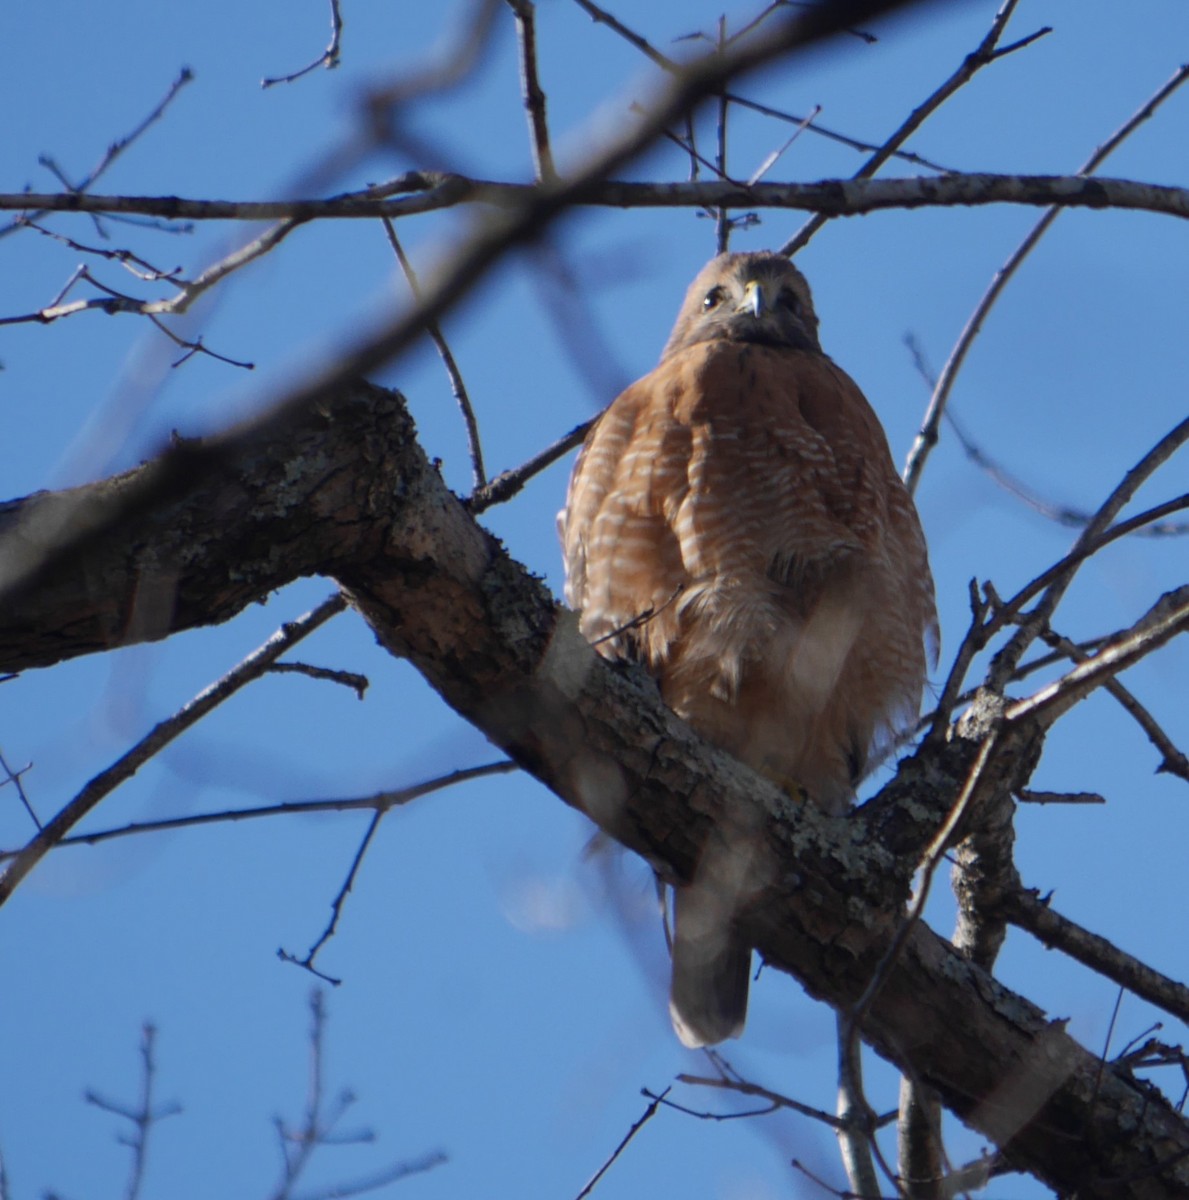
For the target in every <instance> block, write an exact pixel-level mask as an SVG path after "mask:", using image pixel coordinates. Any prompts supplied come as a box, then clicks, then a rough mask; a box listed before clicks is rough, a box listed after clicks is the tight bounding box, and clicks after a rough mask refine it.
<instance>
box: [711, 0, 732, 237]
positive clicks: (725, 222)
mask: <svg viewBox="0 0 1189 1200" xmlns="http://www.w3.org/2000/svg"><path fill="white" fill-rule="evenodd" d="M726 44H727V18H726V15H725V14H724V15H722V16H720V17H719V18H718V43H717V46H718V51H719V53H722V51H723V50H724V49H725V48H726ZM715 110H716V121H715V127H714V166H715V171H716V173H717V174H718V176H719V178H720V179H726V178H727V114H728V112H729V111H730V101H729V100H728V99H727V92H726V88H725V87H724V88H723V90H722V91H721V92H720V93H719V94H718V102H717V104H716V105H715ZM714 244H715V247H716V250H715V253H717V254H725V253H726V252H727V250H728V249H729V248H730V244H731V221H730V218H729V217H728V216H727V210H726V209H725V208H719V209H718V210H717V211H716V212H715V214H714Z"/></svg>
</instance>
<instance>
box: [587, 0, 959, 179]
mask: <svg viewBox="0 0 1189 1200" xmlns="http://www.w3.org/2000/svg"><path fill="white" fill-rule="evenodd" d="M574 2H575V3H576V4H577V5H578V6H579V7H580V8H582V9H584V10H585V12H586V13H587V15H588V16H589V17H590V18H591V20H592V21H594V22H595V24H596V25H606V26H607V28H608V29H610V30H612V31H613V32H614V33H616V34H617V35H618V36H619V37H621V38H623V40H624V41H626V42H627V43H628V44H629V45H632V46H634V47H635V48H636V49H637V50H639V51H640V53H641V54H643V55H644V56H645V57H646V58H648V59H649V60H650V61H651V62H653V63H655V64H656V66H658V67H660V68H661V70H663V71H669V72H671V73H673V74H676V73H677V72H679V71H680V70H681V69H682V68H681V63H679V62H678V61H677V60H676V59H673V58H669V57H668V55H665V54H662V53H661V51H659V50H658V49H657V48H656V47H655V46H653V45H652V43H651V42H649V41H648V39H647V38H645V37H642V36H641V35H640V34H638V33H636V32H635V30H632V29H629V28H628V27H627V26H626V25H625V24H624V23H623V22H622V21H620V20H619V19H618V18H617V17H615V16H613V15H612V14H611V13H609V12H607V11H606V10H605V9H603V8H600V7H599V6H598V5H597V4H594V3H592V2H591V0H574ZM776 7H777V6H775V5H773V6H772V7H771V8H769V9H768V10H766V11H765V12H764V13H762V14H761V16H762V17H767V16H768V15H769V14H770V13H771V12H774V11H775V10H776ZM752 24H755V22H752ZM746 32H747V27H745V28H744V29H743V30H740V33H739V34H737V35H735V36H740V35H741V34H743V33H746ZM732 40H733V39H732ZM726 98H727V99H728V100H729V101H730V102H731V103H732V104H737V105H739V106H740V107H741V108H748V109H751V110H752V111H753V112H757V113H759V114H760V115H761V116H765V117H773V118H775V119H776V120H778V121H787V122H789V123H791V124H793V125H806V124H807V123H808V121H809V120H810V118H808V117H800V116H796V115H794V114H793V113H788V112H783V111H781V110H780V109H778V108H772V107H771V106H770V105H767V104H761V103H760V102H759V101H758V100H751V99H749V98H748V97H746V96H741V95H739V94H738V93H736V92H727V93H726ZM809 128H810V129H811V131H812V132H813V133H816V134H818V135H819V136H820V137H823V138H826V139H828V140H829V141H833V142H838V143H839V144H840V145H843V146H847V147H849V148H850V149H852V150H858V151H860V152H862V153H870V152H871V151H873V150H876V149H878V147H877V146H875V145H874V144H872V143H870V142H864V141H861V140H859V139H858V138H853V137H849V136H848V135H847V134H845V133H839V132H838V131H837V130H834V129H829V128H827V127H825V126H823V125H817V124H814V125H810V126H809ZM894 157H896V158H898V159H902V160H903V161H905V162H910V163H912V164H913V165H914V166H918V167H924V168H925V169H926V170H931V171H948V170H949V168H948V167H943V166H941V165H940V164H939V163H935V162H930V161H929V159H927V158H922V157H921V156H920V155H919V154H911V153H907V152H902V151H897V152H896V153H895V155H894Z"/></svg>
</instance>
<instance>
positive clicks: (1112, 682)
mask: <svg viewBox="0 0 1189 1200" xmlns="http://www.w3.org/2000/svg"><path fill="white" fill-rule="evenodd" d="M1041 636H1042V637H1043V638H1044V640H1045V641H1046V642H1047V643H1048V644H1049V645H1050V646H1054V647H1056V648H1057V649H1058V650H1059V651H1060V652H1061V653H1062V654H1064V655H1066V656H1067V657H1068V658H1071V659H1073V661H1074V662H1079V663H1084V662H1089V661H1091V658H1092V656H1091V655H1088V654H1086V653H1084V652H1083V651H1082V650H1081V649H1080V648H1079V647H1077V646H1075V645H1074V644H1073V642H1071V641H1070V640H1069V639H1068V638H1066V637H1062V636H1061V635H1060V634H1057V633H1053V632H1052V631H1051V630H1050V631H1049V632H1047V633H1043V634H1042V635H1041ZM1099 649H1101V646H1100V647H1099ZM1096 653H1097V651H1096ZM1103 686H1104V687H1105V688H1106V690H1107V691H1108V692H1109V693H1110V694H1111V695H1112V696H1113V697H1114V698H1115V699H1116V700H1117V701H1118V702H1119V704H1120V705H1121V706H1122V707H1123V709H1124V711H1126V712H1127V713H1128V714H1129V715H1130V716H1131V717H1132V718H1133V719H1134V721H1135V723H1136V724H1137V725H1138V726H1139V727H1140V728H1141V729H1142V730H1143V731H1144V733H1146V734H1147V735H1148V740H1149V741H1150V742H1151V743H1152V745H1153V746H1155V747H1156V749H1157V750H1159V751H1160V753H1161V755H1163V758H1162V759H1161V762H1160V765H1159V766H1158V767H1157V768H1156V773H1157V774H1161V773H1167V774H1169V775H1177V776H1179V777H1180V778H1181V779H1184V780H1186V781H1187V782H1189V758H1186V756H1185V754H1184V753H1183V752H1182V751H1181V750H1179V749H1178V748H1177V747H1176V745H1175V744H1174V743H1173V740H1172V738H1170V737H1169V736H1168V734H1167V733H1165V732H1164V730H1163V729H1162V728H1161V726H1160V723H1159V722H1158V721H1157V720H1156V718H1155V717H1153V716H1152V714H1151V713H1150V712H1148V710H1147V709H1146V708H1145V707H1144V706H1143V705H1142V704H1141V703H1140V702H1139V701H1138V700H1137V699H1136V698H1135V696H1133V695H1132V694H1131V692H1130V691H1129V690H1128V689H1127V688H1125V687H1124V686H1123V684H1121V683H1120V682H1119V681H1118V680H1117V679H1108V680H1107V681H1106V683H1105V684H1104V685H1103ZM1046 794H1047V793H1046ZM1021 798H1022V797H1021ZM1090 802H1093V801H1083V803H1090ZM1097 802H1098V803H1105V801H1103V800H1102V799H1101V797H1099V798H1098V799H1097ZM1067 803H1069V801H1067Z"/></svg>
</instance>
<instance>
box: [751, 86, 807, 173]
mask: <svg viewBox="0 0 1189 1200" xmlns="http://www.w3.org/2000/svg"><path fill="white" fill-rule="evenodd" d="M821 111H822V106H821V105H820V104H817V105H815V106H814V108H813V111H812V112H810V114H809V116H807V117H806V118H805V120H803V121H802V122H801V123H800V124H799V125H798V126H797V128H796V129H794V130H793V132H792V133H790V134H789V136H788V137H787V138H786V139H785V140H784V141H783V142H782V143H781V145H780V146H778V147H777V148H776V149H775V150H773V151H772V153H771V154H769V155H768V156H767V157H766V158H765V159H764V161H763V162H762V163H760V165H759V166H758V167H756V169H755V170H754V171H753V172H752V173H751V175H750V176H749V177H748V180H747V186H748V187H755V185H756V184H757V183H759V182H760V180H761V179H763V178H764V176H765V175H767V174H768V172H769V171H771V170H772V168H773V167H774V166H776V164H777V163H778V162H779V161H780V159H781V157H782V156H783V154H784V152H785V151H786V150H787V149H788V148H789V147H790V146H791V145H792V144H793V143H794V142H795V141H796V140H797V139H798V138H799V137H800V136H801V135H802V134H803V133H804V132H805V130H807V129H809V128H810V127H811V126H812V125H813V122H814V121H815V120H816V119H817V115H818V113H820V112H821Z"/></svg>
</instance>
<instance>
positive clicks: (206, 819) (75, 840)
mask: <svg viewBox="0 0 1189 1200" xmlns="http://www.w3.org/2000/svg"><path fill="white" fill-rule="evenodd" d="M519 769H520V768H519V767H518V766H517V765H516V764H515V763H514V762H511V761H510V760H508V759H500V760H499V761H498V762H492V763H485V764H484V765H483V766H479V767H463V768H460V769H459V770H457V771H451V772H449V773H448V774H446V775H440V776H438V777H437V778H436V779H430V780H427V781H426V782H425V783H418V784H415V785H413V786H412V787H406V788H397V789H396V790H394V791H384V792H377V793H376V794H375V795H374V796H358V797H351V798H349V799H345V800H290V801H284V802H282V803H280V804H264V805H259V806H257V807H255V808H227V809H222V810H220V811H219V812H211V813H192V814H191V815H189V816H185V817H164V818H162V819H161V820H159V821H131V822H129V823H128V824H127V825H120V826H118V827H116V828H114V829H97V830H96V831H95V832H94V833H76V834H73V835H71V836H69V837H63V838H61V839H59V840H58V841H57V842H56V843H55V845H54V848H55V849H56V848H57V847H59V846H97V845H99V844H100V843H102V842H110V841H112V840H113V839H115V838H123V837H133V836H136V835H139V834H142V833H163V832H165V831H167V830H172V829H190V828H193V827H195V826H199V825H221V824H223V823H225V822H229V821H251V820H254V819H256V818H257V817H300V816H310V815H311V814H313V813H327V812H357V811H359V810H369V811H372V812H377V813H384V812H387V811H388V810H389V809H390V808H398V807H399V806H401V805H403V804H410V803H412V801H414V800H419V799H420V798H421V797H422V796H428V795H430V794H431V793H433V792H439V791H442V790H444V789H445V788H448V787H453V786H454V785H455V784H456V783H465V782H467V781H468V780H471V779H482V778H485V777H486V776H488V775H504V774H508V773H510V772H512V771H518V770H519ZM21 853H22V852H21V851H20V850H0V862H3V861H5V860H6V859H11V858H16V857H17V856H18V855H19V854H21ZM0 878H2V877H0Z"/></svg>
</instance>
